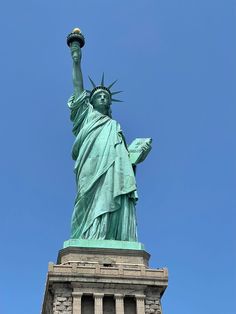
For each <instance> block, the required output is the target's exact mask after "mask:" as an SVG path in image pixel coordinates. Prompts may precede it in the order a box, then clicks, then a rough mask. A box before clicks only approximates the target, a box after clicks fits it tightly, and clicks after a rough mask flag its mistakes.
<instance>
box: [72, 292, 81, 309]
mask: <svg viewBox="0 0 236 314" xmlns="http://www.w3.org/2000/svg"><path fill="white" fill-rule="evenodd" d="M72 297H73V307H72V308H73V311H72V314H81V298H82V293H80V292H72Z"/></svg>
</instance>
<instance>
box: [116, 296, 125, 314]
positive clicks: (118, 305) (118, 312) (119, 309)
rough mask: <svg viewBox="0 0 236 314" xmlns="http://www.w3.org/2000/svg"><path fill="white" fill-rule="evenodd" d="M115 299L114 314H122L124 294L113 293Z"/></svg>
mask: <svg viewBox="0 0 236 314" xmlns="http://www.w3.org/2000/svg"><path fill="white" fill-rule="evenodd" d="M114 297H115V301H116V314H124V295H123V294H115V295H114Z"/></svg>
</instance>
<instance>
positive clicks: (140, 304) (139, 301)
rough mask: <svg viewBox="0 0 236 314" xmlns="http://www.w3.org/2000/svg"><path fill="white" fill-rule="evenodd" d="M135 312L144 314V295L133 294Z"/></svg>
mask: <svg viewBox="0 0 236 314" xmlns="http://www.w3.org/2000/svg"><path fill="white" fill-rule="evenodd" d="M135 298H136V309H137V314H145V304H144V300H145V295H135Z"/></svg>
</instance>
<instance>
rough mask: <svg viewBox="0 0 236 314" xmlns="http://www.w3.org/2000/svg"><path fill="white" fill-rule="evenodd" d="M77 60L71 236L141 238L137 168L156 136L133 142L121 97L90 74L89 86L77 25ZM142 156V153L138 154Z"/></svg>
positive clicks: (72, 41)
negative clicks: (121, 115) (119, 109)
mask: <svg viewBox="0 0 236 314" xmlns="http://www.w3.org/2000/svg"><path fill="white" fill-rule="evenodd" d="M67 43H68V45H69V47H70V50H71V55H72V61H73V85H74V93H73V95H72V96H71V98H70V99H69V101H68V106H69V108H70V111H71V116H70V118H71V121H72V123H73V133H74V135H75V141H74V144H73V148H72V157H73V159H74V161H75V166H74V172H75V176H76V186H77V195H76V199H75V204H74V210H73V215H72V221H71V239H98V240H120V241H134V242H135V241H137V221H136V211H135V204H136V201H137V191H136V180H135V167H136V164H137V163H139V162H141V161H143V160H144V159H145V158H146V156H147V154H148V153H149V151H150V149H151V145H150V144H151V139H136V140H135V141H134V142H133V143H132V145H131V146H129V147H128V146H127V144H126V141H125V137H124V135H123V134H122V131H121V127H120V125H119V123H118V122H116V121H115V120H113V119H112V111H111V104H112V102H115V101H118V100H115V99H113V96H114V95H115V94H117V93H119V92H112V91H111V88H112V86H113V85H114V83H115V82H113V83H112V84H110V85H109V86H105V84H104V75H103V76H102V80H101V83H100V84H99V85H98V86H96V84H95V83H94V82H93V81H92V79H91V78H90V81H91V83H92V86H93V89H92V90H91V91H90V92H89V91H87V90H85V89H84V86H83V76H82V71H81V57H82V52H81V48H82V47H83V45H84V37H83V35H82V33H81V31H80V30H79V29H78V28H77V29H74V30H73V32H72V33H71V34H69V35H68V37H67ZM135 154H136V155H135Z"/></svg>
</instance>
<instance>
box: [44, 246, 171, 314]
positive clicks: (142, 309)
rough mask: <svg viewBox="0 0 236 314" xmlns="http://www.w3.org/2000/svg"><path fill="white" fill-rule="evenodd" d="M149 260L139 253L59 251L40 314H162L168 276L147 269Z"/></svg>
mask: <svg viewBox="0 0 236 314" xmlns="http://www.w3.org/2000/svg"><path fill="white" fill-rule="evenodd" d="M149 257H150V255H149V254H148V253H146V252H145V251H140V250H125V249H101V248H99V249H98V248H96V249H91V248H78V247H68V248H66V249H63V250H61V251H60V252H59V255H58V261H57V264H53V263H49V269H48V275H47V282H46V289H45V295H44V301H43V307H42V312H41V314H93V313H94V314H111V313H115V314H126V313H128V314H149V313H154V314H162V309H161V297H162V295H163V293H164V291H165V289H166V287H167V282H168V272H167V269H166V268H159V269H150V268H149V267H148V260H149ZM108 298H110V299H109V300H110V301H109V302H111V304H110V305H109V306H110V307H108V306H104V302H105V301H106V300H107V299H108ZM130 302H131V303H130ZM132 302H133V303H132ZM112 304H113V305H114V309H112V307H111V306H112ZM129 304H130V305H129ZM132 304H134V306H133V307H132V306H131V305H132ZM129 306H131V307H130V310H129ZM134 307H135V310H134V309H133V308H134ZM107 308H110V309H111V310H109V313H108V311H107V310H106V309H107Z"/></svg>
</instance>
